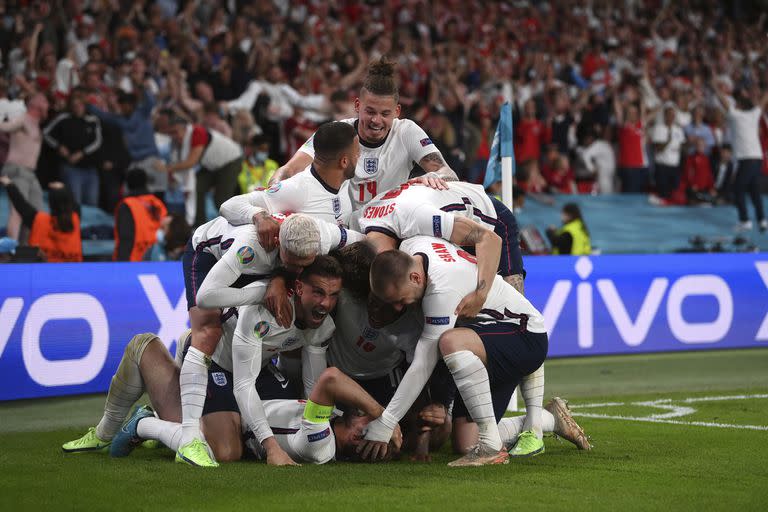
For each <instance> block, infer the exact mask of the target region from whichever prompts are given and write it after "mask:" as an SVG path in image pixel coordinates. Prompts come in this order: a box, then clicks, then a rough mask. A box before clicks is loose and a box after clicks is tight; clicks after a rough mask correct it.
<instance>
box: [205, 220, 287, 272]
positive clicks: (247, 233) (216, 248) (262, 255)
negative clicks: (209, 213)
mask: <svg viewBox="0 0 768 512" xmlns="http://www.w3.org/2000/svg"><path fill="white" fill-rule="evenodd" d="M236 239H237V247H235V251H237V250H238V249H240V248H241V247H242V246H244V245H247V246H249V247H250V249H251V250H250V251H247V250H244V251H243V254H242V257H241V258H240V259H242V260H243V261H245V262H246V264H250V266H251V267H254V268H256V267H259V266H268V267H269V268H268V269H267V270H266V271H265V272H261V271H259V272H255V271H254V272H250V273H259V274H266V273H269V271H270V270H271V269H272V268H273V265H274V261H275V259H276V258H277V251H272V252H270V253H267V252H266V251H265V250H264V249H263V248H262V247H261V245H260V244H259V238H258V234H257V233H256V229H255V228H254V226H253V225H252V224H251V225H250V226H248V225H242V226H233V225H232V224H230V223H229V222H227V219H225V218H224V217H216V218H215V219H213V220H211V221H209V222H206V223H205V224H203V225H202V226H200V227H199V228H197V229H196V230H195V232H194V234H193V235H192V247H193V248H194V249H195V250H199V251H204V252H207V253H209V254H212V255H213V256H215V257H216V259H217V260H220V259H221V258H222V256H224V255H225V254H226V253H227V252H228V251H229V249H230V248H231V247H232V246H233V245H235V240H236Z"/></svg>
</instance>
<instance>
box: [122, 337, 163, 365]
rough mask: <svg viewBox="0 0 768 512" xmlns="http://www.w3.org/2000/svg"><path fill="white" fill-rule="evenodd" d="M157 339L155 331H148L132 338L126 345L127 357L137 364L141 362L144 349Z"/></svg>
mask: <svg viewBox="0 0 768 512" xmlns="http://www.w3.org/2000/svg"><path fill="white" fill-rule="evenodd" d="M155 339H157V334H155V333H151V332H147V333H143V334H137V335H136V336H134V337H133V338H131V341H129V342H128V345H126V346H125V357H128V358H130V359H131V360H132V361H134V362H135V363H136V364H139V363H140V362H141V357H142V356H143V355H144V351H145V350H146V349H147V347H148V346H149V344H150V343H152V341H153V340H155Z"/></svg>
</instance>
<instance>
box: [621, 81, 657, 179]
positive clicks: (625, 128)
mask: <svg viewBox="0 0 768 512" xmlns="http://www.w3.org/2000/svg"><path fill="white" fill-rule="evenodd" d="M613 105H614V113H615V115H616V123H617V124H618V126H619V129H618V136H619V137H618V138H619V153H618V155H619V162H618V163H619V180H620V181H621V191H622V192H623V193H625V194H642V193H644V192H647V191H648V185H649V182H650V175H649V173H648V160H647V158H646V156H645V124H646V123H645V108H644V107H643V104H642V103H641V104H640V106H638V105H637V104H633V103H626V104H623V103H622V102H621V100H620V99H619V97H618V96H615V97H614V104H613Z"/></svg>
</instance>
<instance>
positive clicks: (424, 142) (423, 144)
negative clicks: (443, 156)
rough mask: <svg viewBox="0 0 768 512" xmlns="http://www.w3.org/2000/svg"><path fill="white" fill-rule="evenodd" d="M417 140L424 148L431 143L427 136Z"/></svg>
mask: <svg viewBox="0 0 768 512" xmlns="http://www.w3.org/2000/svg"><path fill="white" fill-rule="evenodd" d="M419 142H420V143H421V147H423V148H424V147H427V146H429V145H430V144H432V139H430V138H429V137H426V138H424V139H421V140H420V141H419Z"/></svg>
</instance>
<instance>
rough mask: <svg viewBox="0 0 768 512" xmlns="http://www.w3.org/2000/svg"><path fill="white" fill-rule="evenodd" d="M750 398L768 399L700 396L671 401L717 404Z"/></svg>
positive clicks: (736, 396) (759, 396)
mask: <svg viewBox="0 0 768 512" xmlns="http://www.w3.org/2000/svg"><path fill="white" fill-rule="evenodd" d="M751 398H768V395H733V396H701V397H695V398H686V399H685V400H672V401H673V402H684V403H686V404H692V403H695V402H718V401H721V400H749V399H751Z"/></svg>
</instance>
